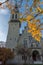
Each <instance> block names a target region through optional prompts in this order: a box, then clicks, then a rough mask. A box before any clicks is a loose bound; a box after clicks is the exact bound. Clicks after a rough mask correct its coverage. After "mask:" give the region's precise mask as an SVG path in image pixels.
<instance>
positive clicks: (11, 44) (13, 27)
mask: <svg viewBox="0 0 43 65" xmlns="http://www.w3.org/2000/svg"><path fill="white" fill-rule="evenodd" d="M13 11H14V12H15V13H14V14H12V15H11V19H10V21H9V28H8V35H7V42H6V47H7V48H12V49H14V48H15V47H16V45H17V43H18V42H17V40H18V37H19V28H20V21H19V20H18V18H19V17H18V16H19V15H18V14H19V10H18V7H17V4H15V10H14V9H13Z"/></svg>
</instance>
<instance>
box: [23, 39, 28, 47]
mask: <svg viewBox="0 0 43 65" xmlns="http://www.w3.org/2000/svg"><path fill="white" fill-rule="evenodd" d="M24 47H27V40H26V39H24Z"/></svg>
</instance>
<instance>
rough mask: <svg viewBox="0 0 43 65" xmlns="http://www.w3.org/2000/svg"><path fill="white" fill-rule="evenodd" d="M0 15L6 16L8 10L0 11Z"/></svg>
mask: <svg viewBox="0 0 43 65" xmlns="http://www.w3.org/2000/svg"><path fill="white" fill-rule="evenodd" d="M0 14H4V15H6V14H8V10H6V9H0Z"/></svg>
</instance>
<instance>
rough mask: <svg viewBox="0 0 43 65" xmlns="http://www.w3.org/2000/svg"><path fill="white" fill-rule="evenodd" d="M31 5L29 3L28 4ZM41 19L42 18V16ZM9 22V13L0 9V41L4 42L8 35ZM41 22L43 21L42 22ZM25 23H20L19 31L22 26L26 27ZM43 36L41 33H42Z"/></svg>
mask: <svg viewBox="0 0 43 65" xmlns="http://www.w3.org/2000/svg"><path fill="white" fill-rule="evenodd" d="M4 1H5V0H0V2H4ZM30 4H31V2H30ZM42 17H43V16H42ZM9 20H10V11H9V10H8V9H0V41H6V38H7V33H8V22H9ZM42 22H43V20H42ZM26 24H27V23H26V22H25V23H24V22H23V23H22V25H21V26H22V27H21V29H20V32H21V30H24V26H26ZM42 34H43V32H42Z"/></svg>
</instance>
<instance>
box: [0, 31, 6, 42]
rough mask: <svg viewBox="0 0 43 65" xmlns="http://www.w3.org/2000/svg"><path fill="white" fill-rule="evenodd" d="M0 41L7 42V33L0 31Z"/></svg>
mask: <svg viewBox="0 0 43 65" xmlns="http://www.w3.org/2000/svg"><path fill="white" fill-rule="evenodd" d="M0 41H6V36H5V33H4V32H2V31H0Z"/></svg>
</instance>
